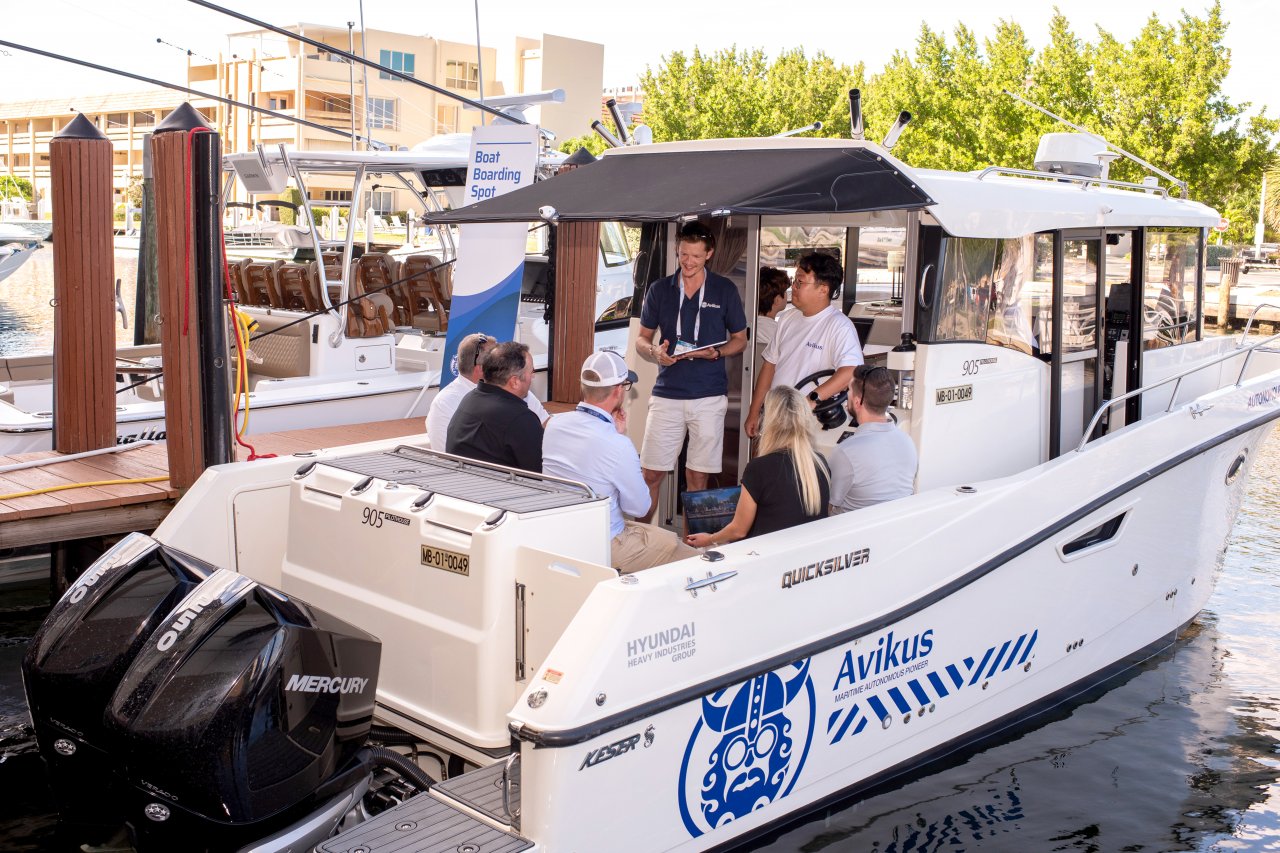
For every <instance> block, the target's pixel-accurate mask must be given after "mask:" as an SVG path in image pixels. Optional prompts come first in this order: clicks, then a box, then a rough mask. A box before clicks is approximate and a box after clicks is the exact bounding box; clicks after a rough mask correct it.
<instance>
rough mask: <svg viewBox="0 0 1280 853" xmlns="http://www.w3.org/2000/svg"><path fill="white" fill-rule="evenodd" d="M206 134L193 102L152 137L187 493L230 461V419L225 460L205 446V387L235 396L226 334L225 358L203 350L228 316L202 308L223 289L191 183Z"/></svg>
mask: <svg viewBox="0 0 1280 853" xmlns="http://www.w3.org/2000/svg"><path fill="white" fill-rule="evenodd" d="M201 128H203V131H202V130H201ZM208 130H209V129H208V126H207V125H206V124H205V123H204V122H203V121H202V120H201V116H200V114H199V113H197V112H196V111H195V109H193V108H192V107H191V105H190V104H182V105H180V106H179V107H178V109H176V110H174V111H173V112H172V113H170V115H169V116H168V118H166V119H165V120H164V121H163V122H161V123H160V124H159V125H158V126H157V127H156V129H155V132H154V134H153V135H152V138H151V149H152V158H153V162H152V165H153V167H154V176H155V177H154V180H155V197H156V204H155V213H156V217H155V218H156V254H157V256H158V264H157V267H158V269H157V272H158V281H159V296H160V299H159V303H160V304H159V312H160V318H161V327H160V346H161V353H162V356H163V360H164V383H165V395H164V396H165V434H166V439H165V440H166V442H167V443H168V446H169V447H168V449H169V475H170V476H169V480H170V482H172V483H173V485H174V486H176V487H177V488H179V489H185V488H187V487H189V486H190V485H191V484H192V483H194V482H195V481H196V479H197V478H198V477H199V476H200V474H201V473H202V472H203V471H204V469H205V468H207V467H208V466H210V465H217V464H219V463H222V462H226V461H229V459H230V431H231V425H230V421H229V419H227V418H222V420H226V421H227V422H226V423H220V424H215V425H211V428H213V429H221V430H222V431H223V433H224V434H225V436H226V440H225V441H224V442H221V446H222V447H224V448H225V454H222V453H215V454H214V455H212V456H211V455H210V452H209V447H208V444H209V442H207V441H206V440H205V438H206V432H207V430H206V429H205V425H206V419H207V418H215V417H218V416H217V414H216V413H215V412H213V411H212V409H211V407H210V406H208V405H206V401H207V400H208V399H209V396H208V395H206V394H205V391H206V389H205V388H204V387H202V383H203V384H208V385H209V388H210V390H211V391H212V393H213V394H219V393H220V394H222V395H223V397H226V398H228V399H229V393H230V392H229V389H228V387H227V382H226V376H225V373H224V371H225V360H226V348H225V340H226V338H225V334H222V336H221V339H222V340H223V341H224V346H223V351H222V353H220V354H212V355H202V352H201V345H200V337H201V335H200V331H201V324H205V325H206V326H207V325H208V324H213V325H214V327H215V328H216V329H217V330H222V329H224V328H225V318H224V317H223V316H222V315H221V312H220V311H216V312H211V311H209V309H208V308H206V309H204V310H203V311H202V309H201V303H202V301H204V300H205V297H208V296H209V295H210V294H208V293H207V291H208V289H209V288H210V287H218V286H219V285H220V282H219V281H218V280H217V279H218V278H220V275H221V266H220V265H218V266H217V269H216V270H214V269H212V268H211V265H212V264H213V263H214V262H213V259H212V258H211V257H201V252H200V250H199V248H198V247H197V245H196V241H195V239H194V232H195V231H196V229H197V228H198V227H200V226H201V224H202V223H205V224H206V225H207V223H208V221H209V214H210V211H208V210H205V209H203V207H204V205H205V204H207V201H206V202H202V203H198V202H197V198H198V197H201V198H203V195H202V193H201V184H202V181H200V180H196V179H193V177H192V171H193V165H194V162H195V160H196V159H197V154H198V151H199V149H200V148H201V147H202V146H200V145H198V144H196V143H195V141H194V140H193V137H196V136H213V134H212V133H210V132H208ZM192 131H196V133H192ZM207 144H208V143H207V142H206V143H205V145H206V146H207ZM215 203H216V200H215ZM212 222H213V226H212V227H220V220H219V217H217V216H216V215H215V216H213V219H212ZM212 302H213V303H214V304H216V305H218V306H219V307H220V306H221V301H220V298H219V295H218V293H217V292H215V293H213V294H212ZM210 314H212V315H213V316H210ZM206 358H211V359H216V363H217V365H220V366H221V370H219V369H217V368H216V367H213V368H211V367H210V365H208V364H206V363H205V359H206ZM206 373H207V375H205V374H206ZM212 408H217V407H216V406H215V407H212ZM224 412H225V407H224ZM215 444H217V443H216V442H215Z"/></svg>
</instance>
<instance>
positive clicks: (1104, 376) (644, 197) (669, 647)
mask: <svg viewBox="0 0 1280 853" xmlns="http://www.w3.org/2000/svg"><path fill="white" fill-rule="evenodd" d="M855 126H860V125H859V123H856V122H855ZM1068 143H1070V140H1068ZM1077 143H1078V141H1077ZM1067 147H1068V148H1072V147H1075V148H1077V149H1083V150H1085V151H1087V152H1090V153H1089V156H1087V157H1084V158H1079V157H1075V156H1073V155H1072V154H1071V152H1070V151H1069V150H1068V151H1066V152H1060V151H1055V144H1054V143H1052V142H1051V143H1050V144H1048V145H1047V147H1046V149H1045V150H1044V151H1043V152H1042V153H1043V154H1044V156H1038V157H1037V169H1036V170H1021V169H1014V170H1008V169H994V170H984V171H982V172H973V173H949V172H942V171H932V170H919V169H912V168H910V167H909V166H907V165H906V164H904V163H902V162H900V161H899V160H897V159H896V158H894V157H893V155H892V154H891V153H890V152H889V151H888V150H887V149H885V148H884V147H882V146H879V145H875V144H872V143H869V142H864V141H861V140H857V141H850V140H806V139H798V138H786V139H749V140H727V141H725V140H720V141H703V142H688V143H671V144H662V145H653V146H647V147H636V148H625V149H618V150H614V151H610V152H608V153H607V154H606V155H605V156H604V157H603V158H602V159H601V161H600V162H599V163H595V164H592V165H589V166H586V167H584V168H581V169H578V170H577V171H575V172H573V173H570V174H568V175H564V176H562V177H558V178H557V179H556V180H555V181H548V182H543V183H541V184H536V185H534V186H533V187H530V188H527V189H524V190H518V191H515V192H513V193H510V194H508V195H506V196H503V197H500V198H497V199H494V200H491V201H485V202H481V203H479V204H477V205H475V206H473V207H470V208H465V209H462V210H458V211H454V212H453V213H450V214H446V215H441V216H439V217H438V219H439V220H441V221H445V222H451V221H527V220H528V219H529V218H530V217H531V216H532V215H533V212H535V211H537V210H539V209H540V208H542V209H544V210H545V208H547V207H551V208H554V212H555V213H556V214H557V215H558V218H559V221H561V222H565V221H573V220H590V219H598V220H613V221H616V220H632V221H644V222H649V223H655V224H654V225H653V226H650V227H647V228H646V229H645V235H646V239H647V241H648V242H646V243H645V244H644V245H642V251H644V252H645V253H646V254H647V256H648V257H650V258H669V257H670V255H671V254H672V253H671V252H670V250H669V244H668V245H667V247H665V248H664V247H663V245H662V240H663V238H666V239H670V236H671V235H672V234H673V223H675V222H678V221H681V220H682V219H685V218H688V217H691V216H696V215H705V216H707V217H708V219H707V221H709V222H710V223H712V225H713V227H716V228H719V229H720V231H721V235H722V238H721V240H720V248H719V250H718V253H719V254H721V258H722V260H724V261H725V262H726V263H727V262H728V261H729V260H733V261H734V262H735V263H734V264H733V266H734V267H736V270H737V271H736V273H734V275H735V277H736V280H737V281H738V282H739V284H740V286H741V287H742V289H743V295H744V300H743V301H744V304H746V305H748V306H753V305H755V302H756V300H755V298H754V297H755V287H756V278H757V270H758V269H759V266H760V263H761V261H762V259H774V258H781V259H782V260H783V261H788V260H789V259H793V258H794V257H795V255H796V254H799V253H800V252H803V251H808V250H812V249H822V250H827V251H836V252H838V254H839V256H840V257H841V259H842V261H843V262H844V264H845V267H846V270H847V271H848V274H847V276H846V281H847V283H848V288H847V289H848V292H847V293H846V295H845V304H846V305H847V306H848V309H849V311H850V313H851V314H852V316H853V320H852V321H851V322H854V323H855V324H856V325H858V327H859V329H860V331H862V332H864V341H865V347H864V349H865V351H866V353H867V356H868V359H869V360H871V361H874V362H877V363H883V364H884V365H885V366H886V367H887V368H889V369H891V370H893V371H895V372H896V373H897V374H898V378H899V380H900V387H901V388H902V393H901V395H900V399H899V401H898V405H897V407H896V414H897V416H898V426H899V428H901V429H903V430H905V431H907V432H908V433H909V435H910V436H911V438H912V439H913V441H914V442H915V444H916V446H917V448H918V451H919V458H920V468H919V473H918V480H917V492H916V494H914V495H912V496H910V497H907V498H903V499H900V500H897V501H892V502H889V503H883V504H879V505H876V506H873V507H870V508H867V509H863V510H860V511H857V512H854V513H848V514H843V515H838V516H834V517H831V518H826V519H821V520H815V521H813V522H810V523H807V524H804V525H802V526H799V527H794V528H791V529H787V530H782V531H778V532H775V533H771V534H768V535H764V536H760V537H756V538H749V539H746V540H743V541H740V542H735V543H733V544H730V545H727V546H725V547H723V548H720V549H718V550H716V551H709V552H707V553H705V554H703V555H702V556H701V557H699V558H692V559H688V560H685V561H682V562H678V563H674V564H670V565H667V566H661V567H658V568H654V569H650V570H647V571H644V572H640V573H637V574H633V575H628V576H624V577H620V576H618V574H617V573H616V572H615V571H614V570H613V569H612V568H610V567H609V565H608V563H609V541H610V540H609V505H608V502H607V501H606V500H602V499H600V498H598V497H597V496H595V495H594V494H592V493H591V491H590V490H589V489H587V488H586V487H584V486H582V485H580V484H574V483H570V482H565V481H561V480H556V479H554V478H550V477H544V476H539V475H533V474H529V473H527V472H519V471H513V470H507V469H501V468H496V467H494V466H487V465H484V464H480V463H473V462H469V461H466V460H462V459H459V458H455V457H451V456H448V455H444V454H439V453H435V452H433V451H431V450H429V449H424V448H422V447H421V446H419V445H416V444H414V443H412V442H411V443H409V444H396V443H394V442H384V443H376V444H369V445H363V446H357V447H347V448H335V449H330V450H324V451H320V452H318V453H314V454H312V453H308V454H302V455H300V456H299V457H297V458H292V459H279V460H271V461H268V462H259V463H253V464H238V465H228V466H220V467H217V468H214V469H211V470H209V471H207V472H206V473H205V474H204V475H203V476H202V477H201V479H200V480H199V481H198V482H197V483H196V484H195V486H194V487H193V488H192V489H191V490H190V491H189V493H188V494H187V495H186V496H185V497H184V498H183V499H182V501H180V502H179V504H178V506H177V507H176V509H175V510H174V511H173V513H172V514H171V515H170V516H169V517H168V518H167V519H166V520H165V522H164V523H163V524H162V525H161V526H160V528H158V529H157V530H156V531H155V534H154V536H151V537H148V536H143V535H140V534H135V535H134V536H132V537H131V538H130V539H128V540H126V541H124V542H122V543H121V544H120V545H119V546H118V547H117V548H115V549H113V551H111V552H110V553H108V554H107V555H106V556H104V557H103V559H101V560H100V561H99V562H98V563H96V564H95V566H94V567H93V568H92V569H90V570H89V571H88V572H87V573H86V575H85V576H84V577H82V578H81V579H80V580H79V581H77V582H76V583H75V585H73V586H72V588H71V590H70V591H69V592H68V594H67V595H66V596H65V597H64V598H63V599H62V601H61V602H60V603H59V604H58V606H57V607H56V608H55V610H54V611H53V613H52V614H51V615H50V617H49V620H48V621H47V622H46V625H45V627H44V628H43V629H42V631H41V634H40V636H38V637H37V638H36V640H35V641H33V643H32V646H31V652H30V654H29V656H28V658H27V661H26V664H25V676H26V678H25V683H26V687H27V691H28V699H29V702H30V705H31V710H32V716H33V719H34V720H35V725H36V730H37V736H38V739H39V742H40V747H41V751H42V754H43V755H44V756H45V759H46V761H47V762H48V764H49V766H50V769H51V771H52V773H53V776H54V779H55V780H56V781H55V788H56V789H57V790H60V791H64V792H67V794H68V805H67V808H66V814H67V815H68V817H69V818H73V817H75V816H76V815H77V814H81V813H82V812H84V811H85V810H90V811H95V813H96V812H97V811H101V810H110V811H111V813H112V814H113V815H114V816H115V817H116V819H121V818H123V819H124V820H125V821H127V823H128V824H129V825H130V826H131V827H132V829H133V831H134V839H135V843H136V845H137V847H138V849H139V850H143V851H145V850H150V849H157V850H158V849H175V847H181V848H183V849H191V848H192V847H193V846H195V847H203V846H205V845H209V846H213V847H217V846H218V845H221V849H241V848H242V847H243V848H246V849H247V848H248V846H249V845H253V849H255V850H264V851H265V850H284V849H304V848H306V849H310V848H311V847H312V846H314V848H315V849H316V850H318V851H323V853H338V852H339V851H344V853H345V851H352V850H357V849H358V850H363V851H369V853H380V851H389V850H391V849H397V850H401V849H404V850H427V849H445V847H447V848H448V849H451V850H452V849H455V848H456V849H464V848H465V849H468V850H513V851H514V850H539V851H603V850H609V851H695V850H707V849H711V848H720V847H724V846H728V845H731V844H733V843H735V842H737V841H740V840H742V839H743V838H744V837H745V836H747V835H748V834H750V833H753V832H756V831H759V830H761V829H763V828H765V827H768V826H771V825H775V824H778V823H779V822H783V821H787V820H789V819H793V818H795V817H796V816H797V815H800V814H803V813H805V812H807V811H809V810H813V809H816V808H819V807H821V806H822V805H824V804H827V803H829V802H832V801H834V800H836V799H840V798H848V797H853V796H856V795H857V794H858V792H860V791H862V790H865V789H867V788H868V787H871V786H874V785H877V784H880V783H883V782H886V781H888V780H892V779H894V778H898V777H902V776H904V775H906V774H909V773H913V772H919V771H920V770H921V769H922V768H927V767H928V766H929V763H930V762H931V761H933V760H935V759H938V758H940V757H942V756H946V755H950V754H952V753H955V752H956V751H957V750H962V749H965V748H967V747H969V746H970V745H972V744H974V743H976V742H978V741H980V740H982V739H984V738H989V737H992V736H998V735H999V734H1000V732H1002V731H1004V730H1006V729H1008V728H1010V727H1012V726H1014V725H1026V724H1027V723H1028V722H1030V721H1033V720H1034V719H1035V718H1036V715H1037V714H1039V713H1041V712H1043V711H1045V710H1047V709H1050V708H1053V707H1055V706H1059V705H1061V704H1062V703H1066V702H1069V701H1071V699H1072V698H1073V697H1075V696H1078V695H1080V694H1081V693H1082V692H1083V691H1085V690H1087V689H1091V688H1095V687H1097V686H1098V685H1099V684H1104V683H1106V682H1107V681H1108V679H1110V678H1112V677H1114V676H1116V675H1117V674H1119V673H1121V672H1123V671H1125V670H1126V669H1127V668H1128V667H1131V666H1132V665H1134V664H1135V663H1136V662H1138V661H1141V660H1143V659H1144V658H1146V657H1148V656H1150V655H1152V654H1154V653H1155V652H1157V651H1158V650H1161V649H1163V648H1166V647H1167V646H1169V645H1170V644H1171V643H1172V642H1173V641H1174V639H1175V638H1176V637H1177V636H1178V634H1179V632H1181V631H1182V630H1183V629H1184V628H1185V627H1186V626H1188V625H1189V624H1190V623H1191V622H1192V620H1194V619H1195V618H1196V615H1197V614H1198V613H1199V612H1200V610H1201V608H1202V607H1203V606H1204V604H1205V602H1206V600H1207V599H1208V598H1209V595H1210V593H1211V592H1212V589H1213V586H1214V582H1215V580H1216V578H1217V575H1218V572H1219V569H1220V566H1221V560H1222V555H1223V548H1224V543H1225V542H1226V540H1227V536H1228V533H1229V531H1230V529H1231V526H1232V523H1233V520H1234V518H1235V515H1236V511H1237V509H1238V507H1239V504H1240V500H1241V496H1242V495H1243V493H1244V487H1245V482H1246V480H1247V478H1248V473H1249V470H1250V466H1251V464H1252V461H1253V458H1254V456H1255V454H1256V450H1257V448H1258V446H1259V444H1260V443H1261V442H1262V441H1263V440H1264V438H1265V437H1266V435H1267V434H1268V433H1269V431H1270V429H1271V428H1272V427H1273V426H1274V423H1275V421H1276V419H1277V418H1280V348H1277V346H1276V337H1272V338H1267V339H1263V340H1257V341H1255V340H1250V339H1249V338H1247V336H1241V337H1239V338H1235V337H1230V338H1228V337H1206V336H1205V335H1204V334H1203V324H1202V322H1201V319H1200V309H1201V305H1202V298H1203V296H1202V294H1203V283H1204V282H1203V278H1204V275H1203V271H1204V263H1203V257H1204V244H1205V236H1206V234H1207V229H1208V228H1209V227H1211V226H1212V225H1214V224H1215V223H1216V222H1217V221H1218V214H1217V213H1216V212H1215V211H1213V210H1211V209H1210V208H1208V207H1206V206H1204V205H1201V204H1197V203H1195V202H1193V201H1190V200H1187V199H1185V198H1175V197H1171V196H1170V194H1169V193H1168V192H1167V191H1166V190H1165V189H1164V188H1163V187H1160V186H1158V185H1156V184H1152V183H1145V184H1135V185H1130V184H1124V183H1118V182H1113V181H1109V180H1107V179H1106V178H1105V174H1104V172H1105V166H1104V164H1103V163H1101V162H1099V161H1098V160H1094V159H1092V152H1096V151H1098V150H1099V145H1098V141H1097V140H1096V139H1093V140H1092V141H1089V142H1088V143H1087V144H1076V145H1074V146H1073V145H1068V146H1067ZM604 188H610V189H611V190H612V191H611V192H605V191H603V189H604ZM623 188H630V189H628V190H627V191H625V192H623V191H621V190H622V189H623ZM863 237H865V238H866V240H865V241H864V240H863V239H862V238H863ZM864 244H865V245H866V246H875V247H881V248H883V247H885V246H893V245H900V246H901V247H902V250H903V252H904V256H903V257H902V258H901V259H900V260H899V259H898V258H894V259H892V261H890V259H889V257H888V255H889V252H887V251H886V252H879V253H878V254H877V252H870V251H868V252H863V251H860V249H859V246H860V245H864ZM726 256H732V257H726ZM668 263H670V261H668ZM895 293H896V295H897V297H898V298H896V299H895ZM860 294H861V295H860ZM1161 305H1163V306H1165V307H1164V309H1162V310H1157V307H1158V306H1161ZM749 316H750V315H749ZM904 336H905V337H904ZM881 341H884V343H881ZM895 341H901V343H900V344H899V346H897V347H893V346H892V344H893V343H894V342H895ZM739 362H740V363H739V364H738V367H737V368H736V371H738V372H737V376H739V377H740V378H741V379H742V380H743V381H744V382H743V384H744V385H745V384H749V382H747V381H746V380H747V379H748V373H749V371H750V364H751V361H750V359H745V360H741V359H740V360H739ZM907 389H911V390H910V393H908V390H907ZM731 411H734V409H733V408H732V407H731ZM738 411H739V414H738V415H737V416H736V417H737V419H738V420H739V421H740V420H741V418H742V417H743V415H742V414H741V409H740V408H739V410H738ZM631 420H632V422H635V421H642V420H643V418H639V417H634V416H633V417H632V418H631ZM730 426H731V427H735V426H737V423H736V422H732V423H731V424H730ZM838 432H839V428H837V429H836V430H833V431H832V433H831V434H835V433H838ZM726 444H727V447H728V448H729V449H730V450H731V451H732V450H733V442H727V443H726ZM738 446H739V447H740V448H743V449H744V452H741V453H740V454H739V460H740V461H738V462H737V463H734V464H731V465H730V468H729V470H730V471H734V470H739V469H740V465H741V463H742V461H745V459H746V457H747V453H746V452H745V447H746V443H745V439H743V440H742V441H741V442H740V443H739V445H738ZM141 590H146V591H147V592H146V594H145V595H143V594H140V591H141ZM126 613H127V614H128V616H127V617H123V616H122V614H126ZM375 637H376V638H377V640H380V641H381V657H380V660H379V659H378V658H377V655H376V653H375V652H374V651H373V650H372V649H373V646H374V645H375V639H374V638H375ZM371 726H372V727H371ZM367 739H368V740H370V742H373V743H377V744H382V745H383V746H384V747H396V748H397V749H398V750H400V752H399V753H397V756H396V757H395V758H390V757H388V756H387V755H386V754H385V753H386V750H385V749H373V750H372V751H369V752H361V751H360V750H359V749H358V748H357V747H358V745H359V744H360V743H364V742H366V740H367ZM406 748H407V751H408V753H409V757H406V756H405V755H403V753H404V752H405V751H406ZM397 762H400V764H397ZM415 762H416V763H415ZM405 764H407V765H409V766H408V767H406V766H404V765H405ZM423 768H425V770H426V773H427V775H429V776H432V777H434V779H423V778H421V774H422V772H423ZM415 774H416V775H415ZM395 777H399V778H395ZM108 779H109V780H112V781H111V784H107V783H106V782H104V781H97V780H108ZM415 789H427V790H425V791H424V792H422V793H417V794H416V795H413V796H410V794H412V793H413V792H414V790H415ZM88 791H94V792H104V791H110V794H109V795H106V796H103V795H95V796H92V797H91V796H88V795H87V792H88ZM76 792H80V793H81V794H83V795H82V796H79V797H74V796H72V795H73V794H75V793H76ZM396 803H398V804H396ZM393 804H394V805H393ZM388 806H392V807H390V808H388ZM334 833H337V834H336V835H334ZM446 842H447V843H446ZM290 845H292V846H290Z"/></svg>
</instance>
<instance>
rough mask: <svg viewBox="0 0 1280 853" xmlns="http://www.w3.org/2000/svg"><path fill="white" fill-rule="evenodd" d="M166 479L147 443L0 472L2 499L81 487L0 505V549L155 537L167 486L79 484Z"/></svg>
mask: <svg viewBox="0 0 1280 853" xmlns="http://www.w3.org/2000/svg"><path fill="white" fill-rule="evenodd" d="M557 408H560V407H557ZM549 410H550V409H549ZM423 433H424V425H423V420H422V418H406V419H403V420H396V421H379V422H376V423H368V424H349V425H346V426H333V427H317V428H313V429H301V430H291V431H288V432H277V433H262V434H259V435H252V436H249V437H248V439H247V440H248V442H249V443H250V444H252V445H253V446H254V448H255V450H256V451H257V452H258V454H259V455H261V454H265V453H274V454H276V455H277V456H284V455H287V454H291V453H300V452H303V451H307V450H319V449H321V448H324V447H340V446H342V445H346V444H358V443H360V442H364V441H378V440H380V439H387V438H404V437H408V436H415V435H416V436H421V435H423ZM59 455H61V454H58V453H56V452H54V451H51V450H46V451H41V452H38V453H23V454H17V455H14V456H0V467H4V466H7V465H12V464H15V463H20V462H27V461H31V460H37V459H49V458H56V457H58V456H59ZM248 457H249V451H248V450H246V449H244V448H242V447H239V446H238V445H237V447H236V460H237V461H244V460H247V459H248ZM168 473H169V458H168V454H167V451H166V448H165V445H164V444H149V445H145V446H142V447H137V448H132V449H128V450H121V451H120V452H118V453H103V454H100V455H98V456H89V457H85V458H81V459H76V460H72V461H67V462H56V463H52V464H49V465H45V466H42V467H39V468H24V469H21V470H18V471H9V472H7V473H0V495H7V494H12V493H15V492H26V491H35V490H38V489H47V488H50V487H56V486H79V487H78V488H68V489H62V490H59V491H53V492H46V493H44V494H38V495H31V496H28V497H21V498H12V499H9V500H0V548H19V547H29V546H38V545H53V544H57V543H61V542H67V541H71V540H76V539H88V538H91V537H97V536H116V535H121V534H124V533H130V532H133V531H135V530H137V531H151V530H154V529H155V528H156V527H157V526H158V525H159V524H160V522H161V521H163V520H164V517H165V516H166V515H168V514H169V510H171V509H173V506H174V504H176V503H177V501H178V498H179V497H181V493H180V492H179V491H178V489H176V488H174V487H173V486H172V485H171V484H170V483H169V482H168V481H167V480H160V481H157V482H154V483H120V484H114V485H93V486H88V485H81V484H85V483H101V482H102V481H105V480H134V479H147V478H151V477H163V476H165V475H167V474H168Z"/></svg>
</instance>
